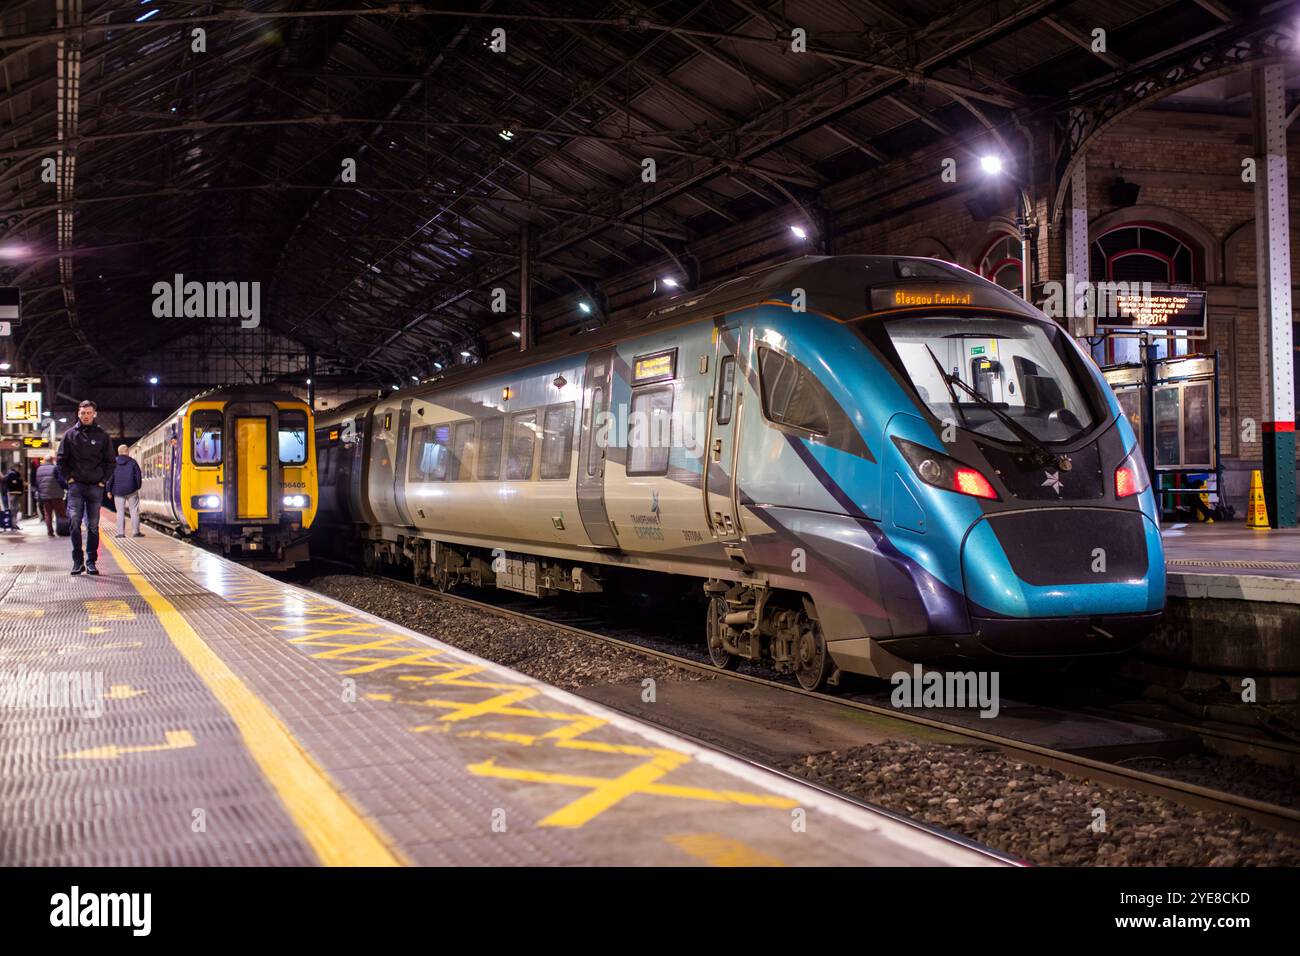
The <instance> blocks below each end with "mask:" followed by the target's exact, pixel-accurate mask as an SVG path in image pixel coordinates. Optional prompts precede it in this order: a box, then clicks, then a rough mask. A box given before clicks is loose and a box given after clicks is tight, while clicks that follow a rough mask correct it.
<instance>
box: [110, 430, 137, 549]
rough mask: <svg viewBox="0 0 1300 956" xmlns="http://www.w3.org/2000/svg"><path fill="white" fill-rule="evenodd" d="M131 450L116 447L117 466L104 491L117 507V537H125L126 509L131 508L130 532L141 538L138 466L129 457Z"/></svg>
mask: <svg viewBox="0 0 1300 956" xmlns="http://www.w3.org/2000/svg"><path fill="white" fill-rule="evenodd" d="M130 452H131V449H130V448H128V447H126V445H118V446H117V464H116V465H114V466H113V474H112V475H111V476H110V477H109V479H108V484H107V485H106V486H105V487H104V491H105V492H106V493H107V494H108V497H109V498H110V499H112V501H113V504H114V505H116V507H117V536H118V537H119V538H125V537H126V509H127V506H128V505H130V507H131V532H132V534H134V536H135V537H137V538H143V537H144V534H143V533H142V532H141V531H140V485H141V483H142V479H141V477H140V466H139V465H137V464H136V463H135V459H134V458H132V457H131V454H130Z"/></svg>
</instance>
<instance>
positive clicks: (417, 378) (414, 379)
mask: <svg viewBox="0 0 1300 956" xmlns="http://www.w3.org/2000/svg"><path fill="white" fill-rule="evenodd" d="M419 380H420V376H418V375H412V376H411V381H412V382H418V381H419Z"/></svg>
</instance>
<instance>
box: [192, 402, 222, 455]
mask: <svg viewBox="0 0 1300 956" xmlns="http://www.w3.org/2000/svg"><path fill="white" fill-rule="evenodd" d="M221 422H222V416H221V412H219V411H217V410H216V409H212V410H210V411H202V412H195V413H194V414H193V415H191V416H190V431H191V442H192V443H191V445H190V455H191V457H193V459H194V464H196V465H219V464H221Z"/></svg>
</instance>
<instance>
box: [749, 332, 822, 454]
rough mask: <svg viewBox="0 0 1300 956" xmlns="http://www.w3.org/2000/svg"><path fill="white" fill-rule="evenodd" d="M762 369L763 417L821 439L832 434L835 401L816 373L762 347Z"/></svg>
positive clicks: (759, 358)
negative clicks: (821, 436) (822, 436)
mask: <svg viewBox="0 0 1300 956" xmlns="http://www.w3.org/2000/svg"><path fill="white" fill-rule="evenodd" d="M758 366H759V377H760V378H761V379H762V382H763V413H764V414H765V415H767V417H768V419H769V420H770V421H773V422H775V423H776V424H778V425H786V426H788V427H790V428H798V429H802V430H803V431H810V432H816V433H817V434H819V435H826V434H829V433H830V430H831V422H830V408H831V404H832V401H833V400H832V399H831V397H830V396H829V395H828V394H826V389H825V388H823V387H822V384H821V383H820V382H819V381H817V379H816V377H815V376H814V375H813V374H812V372H810V371H808V369H806V368H805V367H804V366H802V365H800V364H799V363H798V362H796V361H795V360H794V359H792V358H790V356H788V355H782V354H781V353H780V352H777V351H775V350H773V349H769V348H762V347H760V348H759V350H758Z"/></svg>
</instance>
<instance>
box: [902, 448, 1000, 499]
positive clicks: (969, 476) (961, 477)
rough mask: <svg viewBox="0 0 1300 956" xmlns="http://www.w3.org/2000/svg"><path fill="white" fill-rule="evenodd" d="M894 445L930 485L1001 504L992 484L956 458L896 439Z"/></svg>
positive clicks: (978, 472)
mask: <svg viewBox="0 0 1300 956" xmlns="http://www.w3.org/2000/svg"><path fill="white" fill-rule="evenodd" d="M894 444H895V445H897V446H898V450H899V451H900V452H902V454H903V457H904V458H906V459H907V463H908V464H909V465H911V466H912V470H913V471H914V472H916V476H917V477H918V478H920V479H921V480H922V481H924V482H925V483H926V484H927V485H933V486H934V487H936V488H942V489H944V490H945V491H955V492H957V494H959V495H970V496H971V497H972V498H988V499H990V500H992V501H997V500H998V493H997V491H996V489H994V487H993V483H992V482H991V481H989V480H988V478H986V477H984V473H983V472H981V471H980V470H979V469H978V468H972V467H971V466H970V465H964V464H962V463H961V462H959V461H958V460H957V459H955V458H949V457H948V456H947V455H943V454H940V453H939V452H937V451H934V450H933V449H930V448H926V447H925V446H924V445H918V444H917V443H916V442H912V441H907V440H906V439H904V438H895V439H894Z"/></svg>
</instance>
